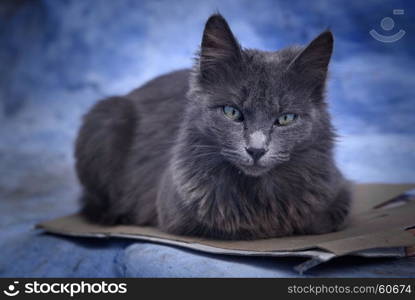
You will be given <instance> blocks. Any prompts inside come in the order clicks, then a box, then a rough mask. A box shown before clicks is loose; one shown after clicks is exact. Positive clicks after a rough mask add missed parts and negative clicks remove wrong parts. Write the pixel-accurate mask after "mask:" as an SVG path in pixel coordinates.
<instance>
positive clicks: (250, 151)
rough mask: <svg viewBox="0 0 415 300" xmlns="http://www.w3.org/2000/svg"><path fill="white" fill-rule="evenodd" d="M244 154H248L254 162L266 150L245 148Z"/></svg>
mask: <svg viewBox="0 0 415 300" xmlns="http://www.w3.org/2000/svg"><path fill="white" fill-rule="evenodd" d="M246 152H248V154H249V155H251V157H252V158H253V159H254V160H258V159H260V158H261V157H262V156H263V155H264V154H265V153H266V152H267V150H265V149H264V148H253V147H249V148H246Z"/></svg>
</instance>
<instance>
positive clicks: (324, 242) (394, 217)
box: [38, 184, 415, 272]
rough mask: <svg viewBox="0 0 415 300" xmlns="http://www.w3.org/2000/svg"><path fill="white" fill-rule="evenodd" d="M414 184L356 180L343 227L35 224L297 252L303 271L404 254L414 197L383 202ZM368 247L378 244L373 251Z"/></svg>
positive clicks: (237, 251) (208, 247)
mask: <svg viewBox="0 0 415 300" xmlns="http://www.w3.org/2000/svg"><path fill="white" fill-rule="evenodd" d="M413 188H415V184H399V185H395V184H358V185H355V186H354V190H353V195H354V196H353V199H354V202H353V205H352V213H351V217H350V222H349V225H348V226H347V227H346V228H345V229H344V230H342V231H338V232H333V233H328V234H321V235H305V236H290V237H282V238H272V239H261V240H255V241H220V240H210V239H202V238H196V237H186V236H177V235H172V234H168V233H165V232H162V231H160V230H159V229H157V228H154V227H143V226H125V225H123V226H111V227H109V226H101V225H97V224H92V223H89V222H88V221H86V220H85V219H84V218H83V217H82V216H80V215H78V214H75V215H71V216H67V217H63V218H59V219H55V220H51V221H46V222H43V223H41V224H38V227H39V228H42V229H44V230H45V231H48V232H51V233H56V234H62V235H71V236H80V237H98V238H102V237H124V238H133V239H138V240H144V241H150V242H157V243H163V244H169V245H175V246H181V247H185V248H191V249H194V250H199V251H203V252H209V253H217V254H230V255H232V254H233V255H259V256H300V257H310V258H312V259H311V260H309V261H307V262H305V263H303V264H301V265H300V266H298V267H297V268H296V269H297V270H298V271H300V272H303V271H305V270H307V269H309V268H310V267H313V266H315V265H317V264H319V263H321V262H325V261H328V260H330V259H332V258H334V257H336V256H342V255H348V254H352V255H360V256H367V257H373V256H375V257H376V256H377V257H379V256H404V255H405V248H404V247H406V246H413V245H415V237H414V236H413V234H412V233H411V232H409V231H406V229H409V228H411V227H413V226H415V201H407V202H401V205H400V206H395V207H390V208H388V209H375V208H374V207H375V206H378V207H382V205H380V204H381V203H383V202H385V201H388V200H389V201H390V199H392V198H394V197H396V196H398V195H400V194H402V193H404V192H405V191H407V190H410V189H413ZM370 249H376V250H371V251H370Z"/></svg>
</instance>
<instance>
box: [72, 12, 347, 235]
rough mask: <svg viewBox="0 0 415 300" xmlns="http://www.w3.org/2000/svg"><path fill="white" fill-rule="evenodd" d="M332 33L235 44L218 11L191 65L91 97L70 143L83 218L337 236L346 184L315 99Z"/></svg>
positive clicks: (226, 231)
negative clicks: (297, 41) (279, 43)
mask: <svg viewBox="0 0 415 300" xmlns="http://www.w3.org/2000/svg"><path fill="white" fill-rule="evenodd" d="M332 49H333V35H332V33H331V32H330V31H325V32H323V33H321V34H320V35H319V36H318V37H316V38H315V39H314V40H313V41H312V42H311V43H310V44H309V45H308V46H306V47H289V48H286V49H283V50H280V51H276V52H267V51H259V50H251V49H243V48H241V46H240V44H239V43H238V41H237V40H236V38H235V37H234V35H233V33H232V31H231V29H230V28H229V25H228V23H227V22H226V20H225V19H224V18H223V17H222V16H221V15H220V14H214V15H212V16H211V17H210V18H209V19H208V20H207V22H206V25H205V29H204V33H203V38H202V43H201V47H200V51H199V52H198V55H197V58H196V60H195V64H194V66H193V68H192V69H191V70H179V71H176V72H172V73H170V74H167V75H163V76H160V77H158V78H155V79H153V80H151V81H149V82H148V83H146V84H144V85H143V86H142V87H140V88H138V89H136V90H134V91H132V92H131V93H129V94H127V95H125V96H122V97H110V98H108V99H105V100H102V101H100V102H98V103H97V104H96V105H95V106H94V107H93V108H92V109H91V110H90V111H89V112H88V113H87V114H86V115H85V116H84V119H83V125H82V126H81V128H80V131H79V135H78V137H77V140H76V147H75V148H76V149H75V158H76V170H77V174H78V177H79V180H80V182H81V184H82V185H83V196H82V213H83V214H84V215H85V216H86V218H88V219H89V220H91V221H93V222H98V223H101V224H107V225H113V224H134V225H148V226H157V227H159V228H160V229H161V230H163V231H165V232H168V233H172V234H179V235H190V236H197V237H204V238H214V239H228V240H250V239H262V238H273V237H280V236H288V235H294V234H322V233H328V232H332V231H336V230H339V229H341V228H342V227H343V226H345V225H344V224H345V223H346V220H347V216H348V212H349V207H350V199H351V196H350V195H351V194H350V188H349V182H348V181H347V180H346V179H345V178H344V177H343V176H342V174H341V172H340V171H339V170H338V168H337V167H336V165H335V162H334V159H333V145H334V140H335V137H336V135H335V131H334V128H333V126H332V124H331V121H330V115H329V113H328V109H327V102H326V100H325V89H326V88H325V87H326V78H327V69H328V65H329V61H330V57H331V54H332Z"/></svg>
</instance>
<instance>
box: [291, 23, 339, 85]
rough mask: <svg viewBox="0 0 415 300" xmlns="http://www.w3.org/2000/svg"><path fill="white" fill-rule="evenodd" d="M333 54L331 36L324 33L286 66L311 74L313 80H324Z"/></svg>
mask: <svg viewBox="0 0 415 300" xmlns="http://www.w3.org/2000/svg"><path fill="white" fill-rule="evenodd" d="M332 52H333V34H332V33H331V32H330V31H324V32H323V33H321V34H320V35H319V36H317V37H316V38H315V39H314V40H313V41H311V43H310V44H308V46H307V47H305V48H304V50H302V51H301V52H300V53H299V54H298V55H297V56H296V57H295V58H294V60H293V61H291V63H290V64H289V66H288V69H296V70H298V71H300V72H307V73H308V71H309V72H310V73H312V74H313V75H314V76H313V77H315V79H319V80H325V78H326V76H327V69H328V65H329V62H330V58H331V54H332Z"/></svg>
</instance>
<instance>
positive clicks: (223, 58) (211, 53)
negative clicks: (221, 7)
mask: <svg viewBox="0 0 415 300" xmlns="http://www.w3.org/2000/svg"><path fill="white" fill-rule="evenodd" d="M240 57H241V47H240V45H239V43H238V41H237V40H236V38H235V37H234V35H233V33H232V31H231V29H230V28H229V25H228V23H227V22H226V20H225V19H224V18H223V17H222V16H221V15H220V14H214V15H212V16H211V17H210V18H209V19H208V20H207V22H206V25H205V30H204V32H203V38H202V44H201V49H200V58H199V63H200V72H201V74H202V76H203V77H210V76H211V75H215V73H216V72H217V71H219V70H220V68H221V67H223V66H224V64H232V63H235V62H237V61H238V60H239V59H240ZM212 73H213V74H212Z"/></svg>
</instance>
